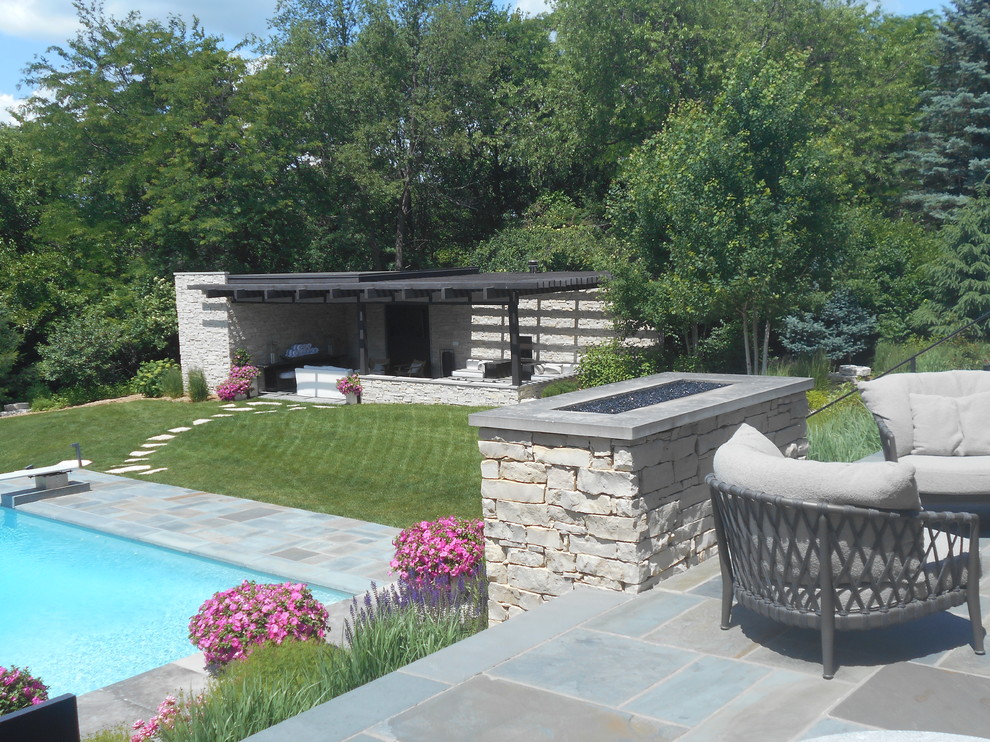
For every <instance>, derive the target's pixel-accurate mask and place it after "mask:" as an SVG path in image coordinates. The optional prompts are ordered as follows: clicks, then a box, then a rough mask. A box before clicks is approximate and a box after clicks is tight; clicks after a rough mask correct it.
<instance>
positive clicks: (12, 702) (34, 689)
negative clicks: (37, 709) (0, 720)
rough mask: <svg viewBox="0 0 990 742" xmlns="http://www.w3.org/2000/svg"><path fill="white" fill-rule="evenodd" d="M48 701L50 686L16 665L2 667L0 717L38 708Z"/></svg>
mask: <svg viewBox="0 0 990 742" xmlns="http://www.w3.org/2000/svg"><path fill="white" fill-rule="evenodd" d="M47 700H48V686H47V685H45V684H44V683H42V682H41V681H40V680H39V679H38V678H36V677H34V676H33V675H31V672H30V671H29V670H28V669H27V668H24V669H21V668H19V667H16V666H15V665H11V666H10V667H2V666H0V715H3V714H10V713H13V712H14V711H20V710H21V709H23V708H27V707H28V706H37V705H38V704H39V703H42V702H43V701H47Z"/></svg>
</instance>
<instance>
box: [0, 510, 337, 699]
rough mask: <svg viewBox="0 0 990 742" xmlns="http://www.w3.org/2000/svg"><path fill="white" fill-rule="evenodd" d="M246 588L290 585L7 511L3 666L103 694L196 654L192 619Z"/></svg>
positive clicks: (1, 516) (0, 551)
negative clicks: (232, 590)
mask: <svg viewBox="0 0 990 742" xmlns="http://www.w3.org/2000/svg"><path fill="white" fill-rule="evenodd" d="M245 579H246V580H255V581H257V582H285V581H286V579H285V578H283V577H277V576H275V575H271V574H265V573H263V572H257V571H254V570H251V569H247V568H246V567H237V566H235V565H232V564H224V563H222V562H217V561H214V560H211V559H205V558H202V557H197V556H192V555H189V554H183V553H180V552H177V551H172V550H170V549H164V548H161V547H158V546H153V545H150V544H145V543H142V542H139V541H132V540H130V539H125V538H121V537H119V536H113V535H110V534H106V533H100V532H98V531H93V530H90V529H87V528H82V527H79V526H74V525H70V524H67V523H61V522H58V521H53V520H49V519H48V518H42V517H40V516H36V515H30V514H28V513H20V512H17V511H14V510H10V509H8V508H0V665H5V666H9V665H18V666H19V667H25V666H27V667H30V668H31V672H32V673H33V674H34V675H35V676H36V677H40V678H41V679H42V680H43V681H44V682H45V683H46V684H48V686H49V687H50V689H51V690H50V692H49V695H50V696H51V697H54V696H57V695H59V694H61V693H75V694H76V695H80V694H82V693H87V692H89V691H92V690H96V689H98V688H102V687H104V686H107V685H110V684H112V683H115V682H118V681H120V680H124V679H126V678H129V677H131V676H133V675H137V674H139V673H142V672H145V671H147V670H151V669H154V668H156V667H159V666H161V665H164V664H167V663H169V662H174V661H175V660H177V659H181V658H182V657H187V656H188V655H190V654H193V653H194V652H196V651H197V649H196V647H194V646H193V645H192V643H191V642H190V641H189V638H188V636H187V631H188V624H189V618H190V616H192V615H193V614H194V613H195V612H196V611H197V610H198V609H199V606H200V605H201V604H202V603H203V601H205V600H206V599H207V598H209V597H210V596H211V595H212V594H213V593H215V592H217V591H218V590H225V589H227V588H229V587H233V586H234V585H237V584H240V582H241V581H243V580H245ZM312 589H313V594H314V596H315V597H316V599H317V600H319V601H320V602H322V603H324V604H329V603H334V602H337V601H339V600H346V599H348V598H350V597H351V595H350V594H349V593H345V592H340V591H337V590H332V589H330V588H324V587H317V586H312Z"/></svg>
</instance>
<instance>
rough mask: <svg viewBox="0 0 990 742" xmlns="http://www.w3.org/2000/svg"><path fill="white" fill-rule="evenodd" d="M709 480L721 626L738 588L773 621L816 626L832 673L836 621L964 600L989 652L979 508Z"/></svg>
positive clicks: (847, 623) (900, 617)
mask: <svg viewBox="0 0 990 742" xmlns="http://www.w3.org/2000/svg"><path fill="white" fill-rule="evenodd" d="M707 482H708V484H709V486H710V488H711V498H712V505H713V511H714V516H715V532H716V537H717V539H718V549H719V558H720V562H721V568H722V628H723V629H728V628H729V625H730V624H729V622H730V616H731V611H732V601H733V597H734V598H735V600H736V602H737V603H738V604H739V605H741V606H744V607H746V608H748V609H749V610H751V611H753V612H755V613H758V614H759V615H761V616H765V617H767V618H769V619H771V620H774V621H778V622H780V623H784V624H787V625H790V626H798V627H803V628H811V629H817V630H819V631H820V632H821V645H822V667H823V673H822V674H823V676H824V677H825V678H826V679H828V678H831V677H833V676H834V674H835V659H834V647H835V631H836V630H840V631H841V630H845V629H873V628H881V627H886V626H893V625H895V624H899V623H903V622H905V621H912V620H914V619H917V618H921V617H923V616H927V615H928V614H930V613H936V612H938V611H943V610H946V609H948V608H952V607H953V606H957V605H962V604H963V603H967V604H968V606H969V619H970V622H971V624H972V631H973V649H974V651H975V652H976V654H983V626H982V623H981V618H980V600H979V575H980V561H979V519H978V518H977V516H976V515H973V514H970V513H936V512H929V511H924V510H923V511H910V512H908V511H883V510H873V509H870V508H862V507H855V506H852V505H831V504H826V503H809V502H801V501H798V500H791V499H788V498H784V497H778V496H771V495H767V494H764V493H762V492H754V491H753V490H749V489H746V488H745V487H740V486H737V485H729V484H726V483H725V482H722V481H719V480H718V479H717V478H715V476H714V475H709V476H708V478H707ZM822 565H826V567H827V568H825V569H822ZM829 567H830V568H829Z"/></svg>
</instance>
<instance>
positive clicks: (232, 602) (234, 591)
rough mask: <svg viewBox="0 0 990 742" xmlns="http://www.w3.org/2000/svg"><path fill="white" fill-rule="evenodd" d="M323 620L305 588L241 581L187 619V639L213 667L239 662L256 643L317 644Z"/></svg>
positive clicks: (324, 615) (324, 611)
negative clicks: (312, 641) (309, 641)
mask: <svg viewBox="0 0 990 742" xmlns="http://www.w3.org/2000/svg"><path fill="white" fill-rule="evenodd" d="M327 618H328V617H327V609H326V608H324V607H323V604H322V603H320V602H319V601H317V600H316V599H315V598H314V597H313V593H312V592H311V591H310V589H309V588H308V587H307V586H306V585H303V584H299V583H291V582H285V583H281V584H276V585H259V584H257V583H255V582H254V581H253V580H252V581H250V582H249V581H247V580H245V581H244V582H242V583H241V584H240V585H238V586H237V587H232V588H230V589H229V590H224V591H222V592H218V593H214V595H213V597H211V598H210V599H209V600H207V601H206V602H205V603H203V605H202V606H200V608H199V612H198V613H197V614H196V615H195V616H193V617H192V618H190V619H189V638H190V639H191V640H192V643H193V644H195V645H196V646H197V647H198V648H199V649H201V650H202V651H203V654H204V655H205V656H206V662H207V665H208V666H213V667H218V666H222V665H225V664H227V663H228V662H231V661H232V660H237V659H243V658H244V657H246V656H247V655H248V654H250V653H251V650H252V649H253V648H254V647H255V646H257V645H260V644H266V643H269V642H272V643H275V644H281V643H282V642H284V641H285V640H286V639H299V640H301V641H305V640H306V639H308V638H310V637H316V638H317V639H322V638H323V637H324V636H325V634H326V630H327Z"/></svg>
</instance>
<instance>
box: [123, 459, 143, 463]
mask: <svg viewBox="0 0 990 742" xmlns="http://www.w3.org/2000/svg"><path fill="white" fill-rule="evenodd" d="M139 461H147V459H143V458H142V459H124V463H125V464H136V463H138V462H139Z"/></svg>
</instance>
